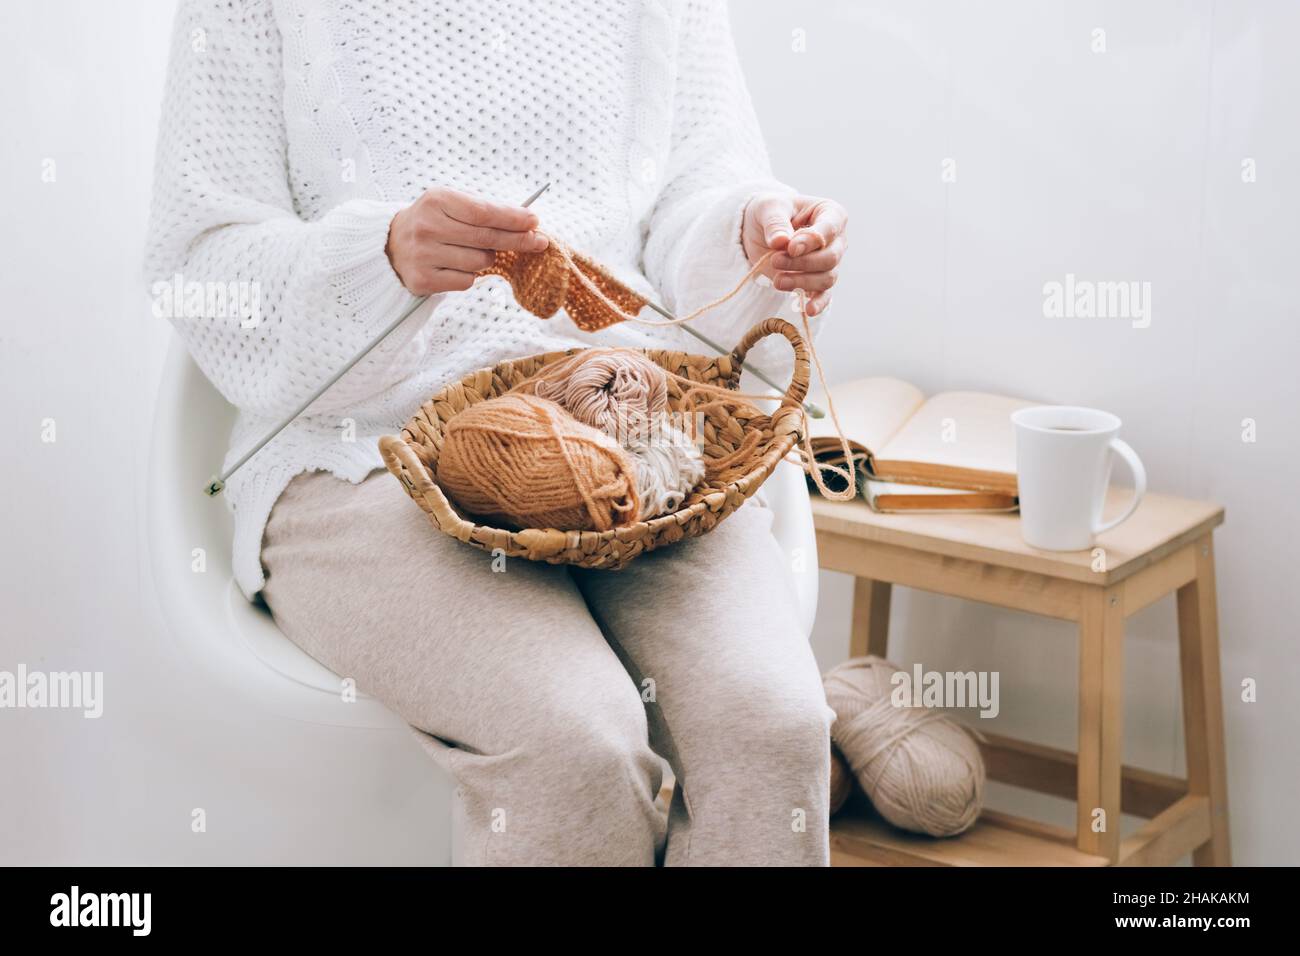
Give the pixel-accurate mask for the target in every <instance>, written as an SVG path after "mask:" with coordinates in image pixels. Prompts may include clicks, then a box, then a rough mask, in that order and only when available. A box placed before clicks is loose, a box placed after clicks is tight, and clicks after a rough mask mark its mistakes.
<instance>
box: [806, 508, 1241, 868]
mask: <svg viewBox="0 0 1300 956" xmlns="http://www.w3.org/2000/svg"><path fill="white" fill-rule="evenodd" d="M1125 494H1126V493H1125ZM813 518H814V522H815V524H816V527H817V547H818V552H819V557H820V562H821V567H822V568H824V569H827V570H832V571H843V572H845V573H848V574H852V575H854V576H855V577H856V578H857V580H856V582H855V585H854V592H853V593H854V600H853V624H852V640H851V645H850V648H851V653H852V655H853V656H860V655H863V654H877V655H880V656H881V657H884V656H886V651H887V648H888V640H889V636H888V634H889V600H890V590H891V588H892V586H893V585H895V584H901V585H904V586H906V587H913V588H920V589H921V590H924V591H934V592H936V593H939V594H948V595H952V596H954V597H961V598H967V599H969V600H973V601H982V602H984V603H986V604H995V605H998V606H1001V607H1009V608H1016V609H1018V610H1021V611H1030V612H1033V613H1036V614H1044V615H1046V616H1048V617H1054V618H1062V619H1064V620H1068V621H1077V622H1078V625H1079V703H1078V707H1079V745H1078V753H1077V754H1072V753H1069V752H1067V751H1062V750H1056V749H1054V748H1050V747H1043V746H1039V745H1037V744H1031V743H1028V742H1024V741H1019V740H1012V739H1010V738H1004V737H997V736H994V735H986V736H987V737H988V741H987V743H986V744H984V745H983V748H984V757H985V762H986V765H987V767H988V773H989V778H990V779H993V780H999V781H1002V782H1005V783H1010V784H1014V785H1018V786H1022V787H1027V788H1029V789H1031V790H1036V791H1039V792H1043V793H1049V794H1053V795H1056V796H1060V797H1066V798H1073V799H1075V800H1076V801H1077V806H1078V811H1077V828H1076V830H1075V831H1068V830H1064V829H1061V828H1060V827H1052V826H1048V825H1046V824H1042V823H1038V822H1036V821H1032V820H1027V819H1023V818H1019V817H1013V816H1009V815H1006V814H1000V813H996V812H992V811H987V812H985V813H984V815H983V816H982V817H981V818H980V820H979V822H978V823H976V824H975V826H974V827H972V828H971V830H969V831H968V832H967V833H965V834H963V835H962V836H960V837H956V838H952V839H947V840H933V839H930V838H927V837H920V836H913V835H909V834H906V833H903V832H901V831H899V830H895V829H893V828H892V827H890V826H888V825H887V824H885V823H884V822H883V821H881V820H880V819H879V818H877V817H874V816H873V815H871V814H863V813H850V814H848V815H847V816H846V815H845V814H843V813H842V814H840V815H839V816H837V817H836V818H835V819H834V820H832V821H831V852H832V862H833V863H834V864H835V865H880V864H900V863H902V864H928V865H934V864H941V865H942V864H948V865H1107V864H1127V865H1168V864H1171V863H1174V862H1176V861H1177V860H1178V859H1179V858H1181V857H1182V856H1185V855H1186V854H1188V853H1192V854H1193V857H1194V860H1195V862H1196V864H1197V865H1201V866H1204V865H1219V866H1226V865H1229V863H1230V862H1231V860H1230V850H1229V844H1228V791H1227V776H1226V768H1225V763H1224V737H1223V703H1222V697H1221V696H1220V685H1219V635H1218V611H1217V607H1216V598H1215V588H1214V544H1213V541H1212V532H1213V529H1214V528H1215V527H1216V526H1218V525H1219V524H1221V523H1222V522H1223V509H1222V508H1221V507H1219V506H1218V505H1213V504H1208V503H1205V502H1200V501H1189V500H1186V499H1181V498H1173V497H1168V496H1164V495H1155V494H1149V495H1147V496H1146V499H1145V500H1144V501H1143V503H1142V506H1141V507H1140V508H1139V509H1138V510H1137V512H1136V513H1135V514H1134V515H1133V517H1132V518H1130V519H1129V520H1128V521H1127V522H1125V523H1124V524H1122V525H1120V526H1119V527H1118V528H1116V529H1115V530H1113V531H1111V532H1109V533H1107V534H1105V535H1102V536H1101V537H1100V538H1099V539H1098V541H1097V547H1098V548H1099V549H1101V551H1092V552H1088V551H1079V552H1069V553H1052V552H1044V551H1037V550H1035V549H1033V548H1031V547H1029V546H1028V545H1026V544H1025V543H1024V541H1023V540H1022V539H1021V537H1020V523H1019V518H1018V517H1017V516H1015V515H935V514H924V515H923V514H910V515H909V514H903V515H881V514H875V513H874V512H872V511H871V509H870V508H868V507H867V505H866V504H865V503H864V502H862V501H861V500H856V501H850V502H836V501H828V500H826V499H824V498H821V497H819V496H816V495H814V498H813ZM1171 592H1177V596H1178V597H1177V601H1178V641H1179V656H1180V660H1181V670H1182V696H1183V723H1184V729H1185V736H1186V738H1187V740H1186V743H1187V779H1186V780H1183V779H1179V778H1176V777H1171V776H1167V775H1165V774H1158V773H1152V772H1150V771H1145V770H1139V769H1136V768H1132V767H1126V766H1123V765H1122V760H1121V753H1120V749H1121V740H1122V738H1121V735H1120V727H1121V721H1122V718H1123V701H1122V699H1121V698H1122V689H1123V681H1122V674H1123V653H1124V621H1125V619H1126V618H1127V617H1128V616H1129V615H1131V614H1133V613H1134V612H1136V611H1139V610H1141V609H1142V608H1144V607H1146V606H1147V605H1149V604H1151V603H1152V602H1154V601H1156V600H1158V599H1159V598H1161V597H1164V596H1165V595H1166V594H1169V593H1171ZM1098 809H1100V810H1103V811H1105V817H1104V819H1105V821H1106V822H1107V825H1106V827H1105V829H1104V830H1103V831H1102V832H1095V831H1094V827H1093V821H1094V819H1095V818H1097V814H1096V813H1095V811H1096V810H1098ZM1121 810H1122V811H1123V812H1125V813H1130V814H1134V815H1136V816H1139V817H1142V818H1144V819H1145V820H1146V823H1145V824H1143V826H1142V827H1141V828H1140V829H1139V830H1137V831H1136V832H1134V833H1133V834H1131V835H1129V836H1121V834H1120V827H1119V823H1120V812H1121Z"/></svg>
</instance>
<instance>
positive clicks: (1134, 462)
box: [1092, 438, 1147, 534]
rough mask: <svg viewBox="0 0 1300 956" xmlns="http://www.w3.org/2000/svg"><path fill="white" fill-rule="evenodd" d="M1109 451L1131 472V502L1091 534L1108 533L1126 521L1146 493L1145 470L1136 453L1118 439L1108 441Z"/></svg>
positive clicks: (1127, 444) (1126, 443)
mask: <svg viewBox="0 0 1300 956" xmlns="http://www.w3.org/2000/svg"><path fill="white" fill-rule="evenodd" d="M1110 450H1111V451H1113V452H1115V454H1117V455H1119V457H1121V458H1123V459H1124V461H1126V462H1127V463H1128V468H1129V471H1131V472H1133V500H1132V501H1130V502H1129V505H1128V507H1127V508H1125V509H1124V513H1123V514H1121V515H1120V516H1119V517H1118V518H1115V519H1113V520H1111V521H1107V522H1106V523H1105V524H1102V525H1098V526H1097V527H1095V528H1093V529H1092V531H1093V534H1101V533H1102V532H1103V531H1109V530H1110V529H1111V528H1113V527H1115V526H1116V525H1118V524H1122V523H1124V522H1125V521H1127V520H1128V519H1129V516H1130V515H1132V514H1133V512H1135V511H1137V506H1138V505H1140V504H1141V503H1142V496H1143V495H1145V494H1146V493H1147V470H1146V468H1144V467H1143V465H1142V459H1141V458H1139V457H1138V456H1137V452H1135V451H1134V450H1133V449H1132V448H1131V447H1130V446H1129V443H1128V442H1126V441H1124V440H1123V439H1120V438H1112V439H1111V440H1110Z"/></svg>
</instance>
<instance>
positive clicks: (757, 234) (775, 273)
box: [740, 194, 849, 315]
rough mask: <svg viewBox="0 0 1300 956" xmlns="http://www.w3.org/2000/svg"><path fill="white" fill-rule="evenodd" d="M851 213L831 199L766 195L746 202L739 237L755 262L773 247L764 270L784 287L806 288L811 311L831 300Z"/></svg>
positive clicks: (778, 287)
mask: <svg viewBox="0 0 1300 956" xmlns="http://www.w3.org/2000/svg"><path fill="white" fill-rule="evenodd" d="M848 225H849V214H848V213H847V212H846V211H845V209H844V207H843V206H841V205H840V204H839V203H837V202H836V201H835V200H833V199H817V198H815V197H812V196H787V195H779V194H762V195H758V196H755V197H753V198H752V199H750V201H749V204H748V205H747V206H746V207H745V218H744V224H743V225H742V226H741V230H740V238H741V242H742V243H743V244H744V247H745V255H746V256H747V257H748V259H749V261H750V262H751V263H756V262H758V260H759V259H761V258H762V257H763V256H764V255H766V254H767V253H768V252H775V253H776V255H774V256H773V257H772V259H771V261H770V262H769V263H768V265H767V268H766V269H764V270H763V271H764V273H766V274H767V275H768V277H769V278H771V280H772V285H773V286H774V287H775V288H777V289H779V290H781V291H783V292H792V291H793V290H795V289H803V290H804V291H805V292H806V293H807V295H808V314H809V315H817V314H818V313H819V312H821V311H823V310H824V309H825V308H826V306H827V305H829V304H830V301H831V287H832V286H834V285H835V280H836V278H837V277H838V273H839V265H840V260H841V259H843V258H844V249H845V245H846V242H847V237H846V233H847V231H848Z"/></svg>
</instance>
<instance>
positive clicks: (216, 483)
mask: <svg viewBox="0 0 1300 956" xmlns="http://www.w3.org/2000/svg"><path fill="white" fill-rule="evenodd" d="M550 188H551V184H550V183H547V184H546V185H545V186H543V187H542V188H541V189H539V190H537V192H535V193H533V194H532V195H531V196H529V197H528V198H527V199H525V200H524V201H523V203H522V205H523V206H525V207H527V206H531V205H532V204H533V203H534V202H535V201H536V200H537V197H538V196H540V195H541V194H542V193H544V192H546V190H548V189H550ZM428 298H429V297H428V296H427V295H422V296H420V297H419V298H417V299H416V300H415V301H414V302H412V303H411V304H410V306H409V307H408V308H407V309H406V310H405V311H404V312H403V313H402V314H401V315H399V316H398V317H397V318H395V319H394V320H393V321H392V322H391V323H390V324H389V326H388V327H387V328H386V329H384V330H383V331H382V332H380V333H379V334H378V335H376V336H375V337H374V338H373V339H372V340H371V341H370V344H369V345H367V346H366V347H365V348H363V349H362V350H361V351H360V352H358V353H357V354H356V355H355V356H353V357H352V360H351V361H349V362H348V363H347V364H346V365H344V366H343V367H342V368H341V369H339V370H338V371H337V372H335V373H334V374H333V375H331V376H330V377H329V380H328V381H326V382H325V384H324V385H322V386H321V387H320V388H318V389H316V391H315V392H313V393H312V395H311V396H310V397H309V398H307V400H306V401H304V402H303V403H302V404H301V405H299V406H298V407H297V408H295V409H294V410H293V412H292V413H291V414H289V415H288V416H286V417H285V419H284V420H283V421H282V422H280V424H278V425H276V426H275V428H273V429H271V431H270V432H269V433H268V434H267V435H266V436H265V437H264V438H263V439H262V440H261V441H259V442H258V443H257V444H256V445H254V446H253V447H252V448H250V449H249V450H248V451H246V452H244V454H243V455H241V456H240V457H239V461H237V462H235V463H234V464H233V465H231V466H230V467H229V468H227V469H226V470H225V471H223V472H222V473H221V474H220V475H218V476H216V477H215V478H213V479H212V480H211V481H209V482H208V484H207V485H206V486H205V487H204V489H203V490H204V491H205V492H206V493H207V494H208V496H209V497H216V496H217V495H219V494H221V491H222V489H223V488H225V487H226V481H227V480H229V478H230V476H231V475H233V474H234V473H235V472H237V471H239V469H240V468H242V467H244V465H245V464H247V462H248V459H250V458H252V457H253V456H254V455H256V454H257V453H258V452H259V451H261V450H262V449H263V448H264V447H266V445H267V444H268V443H269V442H271V441H272V440H273V439H274V438H275V436H276V435H278V434H280V432H282V431H284V430H285V429H286V428H288V427H289V425H290V424H291V423H292V422H293V420H294V419H295V418H297V417H298V416H299V415H301V414H302V413H303V412H305V411H306V410H307V408H308V406H310V405H311V403H312V402H314V401H316V399H318V398H320V397H321V396H322V395H324V394H325V392H326V391H327V390H328V389H329V387H330V386H331V385H333V384H334V383H335V382H337V381H338V380H339V379H341V378H342V377H343V376H344V375H346V374H347V373H348V372H349V371H351V369H352V366H354V365H356V364H357V363H358V362H360V361H361V360H362V359H363V358H365V357H366V356H367V355H369V354H370V353H371V351H372V350H373V349H374V348H375V346H376V345H378V344H379V343H380V342H382V341H383V340H384V339H386V338H388V335H389V333H391V332H392V331H394V330H395V329H396V328H397V327H398V326H399V325H401V324H402V323H403V322H405V321H406V320H407V319H409V318H410V317H411V315H412V314H413V313H414V312H415V310H416V309H418V308H419V307H420V306H422V305H424V303H425V302H426V301H427V300H428Z"/></svg>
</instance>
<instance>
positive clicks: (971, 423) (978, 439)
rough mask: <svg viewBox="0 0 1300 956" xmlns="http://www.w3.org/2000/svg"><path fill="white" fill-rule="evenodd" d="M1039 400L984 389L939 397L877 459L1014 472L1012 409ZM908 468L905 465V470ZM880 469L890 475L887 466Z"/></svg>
mask: <svg viewBox="0 0 1300 956" xmlns="http://www.w3.org/2000/svg"><path fill="white" fill-rule="evenodd" d="M1034 404H1037V403H1035V402H1029V401H1024V400H1022V399H1018V398H1008V397H1006V396H1004V395H989V394H986V393H984V392H944V393H942V394H939V395H935V396H934V397H933V398H931V399H930V400H929V401H927V402H926V403H925V404H924V405H922V406H921V408H920V409H918V410H917V412H916V414H915V415H913V416H912V417H911V419H910V420H908V422H907V424H905V425H904V426H903V427H902V428H901V429H900V430H899V431H898V433H897V434H895V435H894V436H893V438H891V439H890V440H889V442H888V443H887V444H886V445H885V446H884V447H882V448H878V449H876V459H877V461H878V462H900V463H902V462H912V463H920V464H923V465H926V466H930V470H933V469H935V468H938V469H942V468H956V469H963V470H966V471H977V472H983V473H987V474H1000V475H1008V476H1012V477H1014V476H1015V473H1016V435H1015V429H1014V427H1013V426H1012V424H1011V413H1012V412H1014V411H1016V410H1017V409H1020V408H1028V407H1030V406H1032V405H1034ZM904 470H906V469H904ZM877 471H878V472H879V473H881V476H882V477H889V475H888V474H887V472H888V471H889V469H888V468H886V467H885V466H883V465H881V466H878V468H877Z"/></svg>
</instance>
